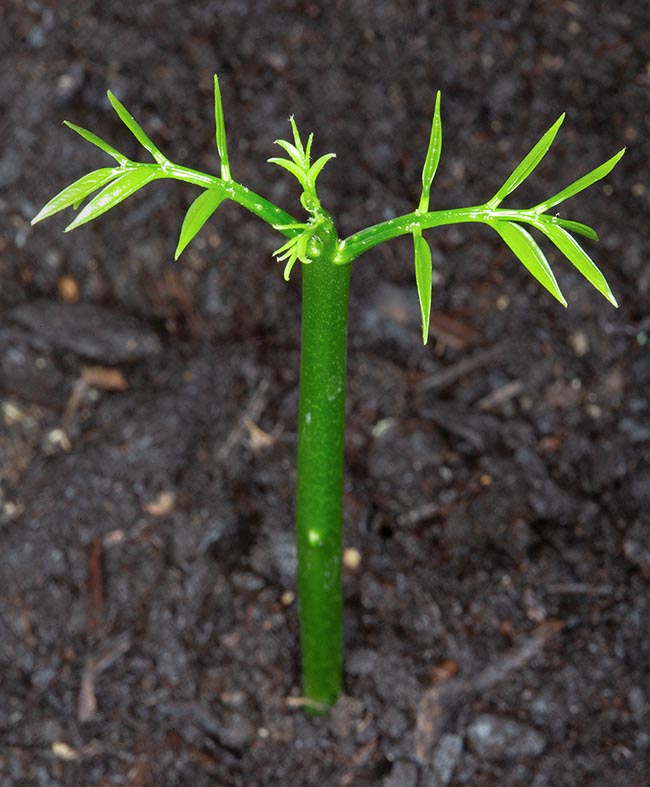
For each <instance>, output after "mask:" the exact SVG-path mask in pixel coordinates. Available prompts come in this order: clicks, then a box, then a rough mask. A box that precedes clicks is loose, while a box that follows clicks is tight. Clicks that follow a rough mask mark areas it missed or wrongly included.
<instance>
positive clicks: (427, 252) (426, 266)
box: [413, 232, 433, 344]
mask: <svg viewBox="0 0 650 787" xmlns="http://www.w3.org/2000/svg"><path fill="white" fill-rule="evenodd" d="M413 247H414V250H415V283H416V284H417V288H418V298H419V299H420V314H421V315H422V343H423V344H426V343H427V341H428V339H429V320H430V319H431V288H432V281H433V264H432V262H431V249H430V248H429V244H428V243H427V241H426V240H425V239H424V238H423V237H422V235H420V234H419V233H416V232H414V233H413Z"/></svg>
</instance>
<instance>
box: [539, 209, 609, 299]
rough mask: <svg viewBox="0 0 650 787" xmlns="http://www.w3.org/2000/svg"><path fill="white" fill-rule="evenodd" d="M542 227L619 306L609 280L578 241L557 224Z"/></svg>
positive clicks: (560, 248) (571, 260) (587, 276)
mask: <svg viewBox="0 0 650 787" xmlns="http://www.w3.org/2000/svg"><path fill="white" fill-rule="evenodd" d="M541 229H542V231H543V232H544V234H545V235H546V236H547V237H548V238H549V239H550V240H552V241H553V243H554V244H555V245H556V246H557V247H558V249H559V250H560V251H561V252H562V254H564V256H565V257H566V258H567V259H568V260H569V262H571V263H572V264H573V265H575V267H576V268H577V269H578V270H579V271H580V273H581V274H582V275H583V276H584V277H585V279H587V281H588V282H589V283H590V284H593V286H594V287H595V288H596V289H597V290H598V292H600V293H601V294H602V295H604V296H605V298H607V300H608V301H609V302H610V303H611V304H612V305H613V306H616V307H618V303H617V302H616V298H615V297H614V295H613V293H612V291H611V289H610V288H609V284H607V280H606V279H605V277H604V276H603V274H602V273H601V272H600V270H599V269H598V268H597V267H596V265H595V264H594V262H593V260H592V259H591V257H590V256H589V255H588V254H587V252H586V251H585V250H584V249H583V248H582V246H581V245H580V244H579V243H578V241H577V240H576V239H575V238H573V237H572V236H571V235H569V233H568V232H567V231H566V230H564V229H562V227H558V226H557V225H556V224H545V225H544V226H543V227H541Z"/></svg>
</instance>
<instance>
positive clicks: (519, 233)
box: [489, 221, 567, 306]
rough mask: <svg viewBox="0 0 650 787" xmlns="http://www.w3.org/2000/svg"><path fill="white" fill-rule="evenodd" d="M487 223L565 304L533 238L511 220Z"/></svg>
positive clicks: (525, 265)
mask: <svg viewBox="0 0 650 787" xmlns="http://www.w3.org/2000/svg"><path fill="white" fill-rule="evenodd" d="M489 224H490V225H491V226H492V227H493V228H494V229H495V230H496V231H497V232H498V233H499V235H501V237H502V238H503V240H504V241H505V243H506V245H507V246H508V247H509V248H510V250H511V251H512V252H513V253H514V254H515V256H516V257H517V258H518V259H519V261H520V262H521V263H522V265H524V267H526V268H527V269H528V270H529V271H530V272H531V273H532V274H533V276H534V277H535V278H536V279H537V281H538V282H539V283H540V284H541V285H542V286H543V287H545V288H546V289H547V290H548V291H549V292H550V293H551V295H553V296H554V297H555V298H557V300H558V301H559V302H560V303H561V304H562V306H566V305H567V302H566V299H565V298H564V295H562V293H561V291H560V288H559V286H558V283H557V281H556V280H555V276H554V275H553V271H552V270H551V267H550V265H549V264H548V261H547V260H546V257H545V256H544V253H543V252H542V250H541V249H540V248H539V246H538V245H537V243H535V240H534V239H533V237H532V236H531V235H530V233H528V232H526V230H525V229H524V228H523V227H521V226H519V224H514V223H513V222H511V221H491V222H489Z"/></svg>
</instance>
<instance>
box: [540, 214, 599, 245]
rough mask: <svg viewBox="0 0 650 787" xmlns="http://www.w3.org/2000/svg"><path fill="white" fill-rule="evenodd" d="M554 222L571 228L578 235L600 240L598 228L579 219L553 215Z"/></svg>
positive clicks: (567, 228) (568, 228) (570, 230)
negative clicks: (573, 219)
mask: <svg viewBox="0 0 650 787" xmlns="http://www.w3.org/2000/svg"><path fill="white" fill-rule="evenodd" d="M540 218H543V217H540ZM552 223H553V224H559V226H560V227H564V229H565V230H569V232H575V233H576V234H577V235H583V236H584V237H585V238H589V240H595V241H596V242H598V233H597V232H596V230H594V229H592V228H591V227H588V226H587V225H586V224H581V223H580V222H579V221H571V220H570V219H560V218H556V217H553V219H552Z"/></svg>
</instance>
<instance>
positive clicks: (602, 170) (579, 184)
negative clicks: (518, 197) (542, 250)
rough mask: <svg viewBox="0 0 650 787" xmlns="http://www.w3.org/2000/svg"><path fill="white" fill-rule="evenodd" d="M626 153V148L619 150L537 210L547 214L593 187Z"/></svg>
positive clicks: (543, 203)
mask: <svg viewBox="0 0 650 787" xmlns="http://www.w3.org/2000/svg"><path fill="white" fill-rule="evenodd" d="M624 153H625V148H623V149H622V150H619V151H618V153H617V154H616V155H614V156H612V157H611V158H610V159H607V161H606V162H605V163H604V164H601V165H600V166H599V167H596V168H595V169H592V170H591V172H588V173H587V174H586V175H583V176H582V177H581V178H578V180H575V181H574V182H573V183H571V185H569V186H567V187H566V188H565V189H562V191H558V193H557V194H554V195H553V196H552V197H549V198H548V199H545V200H544V202H540V203H539V205H536V206H535V210H537V211H539V212H540V213H541V212H542V211H543V212H546V211H548V210H550V209H551V208H554V207H555V206H556V205H559V204H560V203H561V202H564V201H565V200H568V199H569V197H573V196H574V195H575V194H579V193H580V192H581V191H584V190H585V189H586V188H589V186H592V185H593V184H594V183H597V182H598V181H599V180H602V179H603V178H604V177H606V176H607V175H609V173H610V172H611V171H612V170H613V169H614V167H615V166H616V165H617V164H618V162H619V161H620V160H621V159H622V158H623V154H624Z"/></svg>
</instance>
